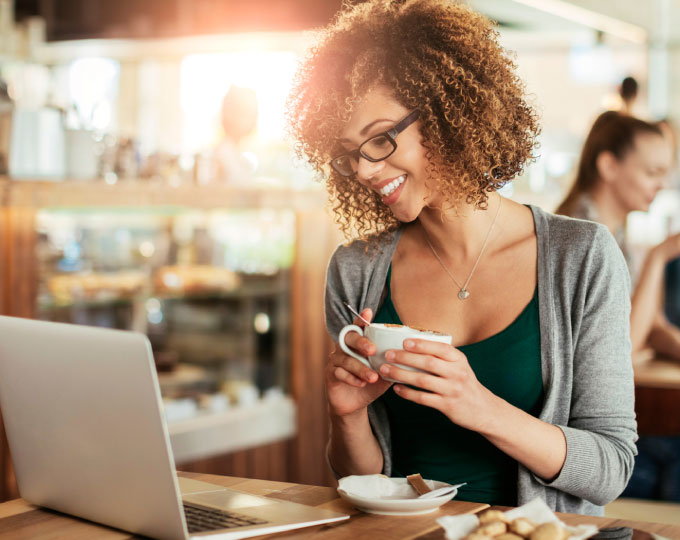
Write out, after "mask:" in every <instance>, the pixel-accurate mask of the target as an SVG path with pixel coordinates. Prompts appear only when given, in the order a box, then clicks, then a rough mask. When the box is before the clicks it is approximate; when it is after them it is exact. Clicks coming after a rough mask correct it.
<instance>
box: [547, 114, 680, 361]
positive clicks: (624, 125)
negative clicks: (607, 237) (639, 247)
mask: <svg viewBox="0 0 680 540" xmlns="http://www.w3.org/2000/svg"><path fill="white" fill-rule="evenodd" d="M672 163H673V157H672V151H671V147H670V145H669V144H668V140H667V139H666V138H665V137H664V134H663V131H662V130H661V128H660V127H659V126H658V125H655V124H651V123H648V122H645V121H644V120H640V119H638V118H634V117H632V116H627V115H624V114H621V113H619V112H616V111H608V112H605V113H603V114H601V115H600V116H599V117H598V118H597V120H596V121H595V123H594V124H593V126H592V128H591V130H590V133H589V134H588V137H587V138H586V142H585V144H584V146H583V150H582V152H581V158H580V161H579V165H578V171H577V176H576V180H575V182H574V184H573V186H572V188H571V190H570V191H569V193H568V195H567V197H566V198H565V200H564V201H563V202H562V203H561V204H560V205H559V207H558V208H557V210H556V213H558V214H564V215H567V216H571V217H576V218H581V219H587V220H590V221H597V222H599V223H602V224H604V225H606V226H607V228H608V229H609V230H610V231H611V233H612V234H613V235H614V238H615V239H616V241H617V243H618V244H619V247H620V248H621V250H622V251H623V254H624V257H625V258H626V262H627V263H628V268H629V271H630V273H631V279H632V281H633V284H634V287H633V298H632V309H631V343H632V346H633V352H637V351H641V350H643V349H645V348H649V347H651V348H652V349H654V351H656V352H657V353H658V354H659V355H662V356H664V357H668V358H672V359H674V360H677V361H680V329H679V328H678V327H676V326H675V325H672V324H671V323H670V322H669V321H668V320H667V319H666V317H665V316H664V314H663V309H662V307H663V306H662V298H663V294H662V292H663V283H664V270H665V268H666V265H667V264H668V262H669V261H671V260H673V259H675V258H677V257H679V256H680V234H674V235H671V236H669V237H668V238H667V239H666V240H664V241H663V242H662V243H660V244H658V245H656V246H654V247H653V248H651V249H650V250H649V252H648V253H647V256H646V258H645V260H644V263H643V264H642V268H641V270H640V272H639V274H638V275H634V265H633V260H632V257H631V253H630V249H629V246H628V245H627V243H626V218H627V217H628V214H629V213H630V212H633V211H641V212H646V211H648V210H649V206H650V205H651V204H652V201H653V200H654V198H655V197H656V194H657V193H658V192H659V190H661V189H662V188H663V187H664V185H665V182H666V181H667V178H668V174H669V172H670V170H671V167H672Z"/></svg>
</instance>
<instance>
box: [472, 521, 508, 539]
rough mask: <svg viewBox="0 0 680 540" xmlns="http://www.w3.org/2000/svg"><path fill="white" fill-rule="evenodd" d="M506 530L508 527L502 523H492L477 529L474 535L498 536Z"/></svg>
mask: <svg viewBox="0 0 680 540" xmlns="http://www.w3.org/2000/svg"><path fill="white" fill-rule="evenodd" d="M507 530H508V525H507V524H506V523H503V522H502V521H492V522H491V523H485V524H484V525H480V526H479V527H477V530H476V531H475V532H476V533H479V534H486V535H487V536H498V535H499V534H503V533H504V532H505V531H507Z"/></svg>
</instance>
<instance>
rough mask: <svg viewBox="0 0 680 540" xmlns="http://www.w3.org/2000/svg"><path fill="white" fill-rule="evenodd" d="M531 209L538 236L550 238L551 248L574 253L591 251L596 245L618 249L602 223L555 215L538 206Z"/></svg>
mask: <svg viewBox="0 0 680 540" xmlns="http://www.w3.org/2000/svg"><path fill="white" fill-rule="evenodd" d="M531 209H532V211H533V212H534V219H535V223H536V234H537V235H538V236H539V237H546V238H548V239H549V241H550V245H551V247H557V248H568V249H570V250H572V251H573V250H575V249H579V248H583V249H590V248H592V247H593V244H594V243H595V244H598V245H600V244H605V245H606V244H610V245H613V246H614V247H617V248H618V246H617V244H616V242H615V241H614V237H613V236H612V234H611V233H610V232H609V230H608V229H607V227H605V226H604V225H602V224H600V223H596V222H594V221H590V220H586V219H580V218H574V217H569V216H563V215H558V214H553V213H551V212H548V211H547V210H543V209H542V208H539V207H537V206H532V207H531ZM612 242H613V244H612Z"/></svg>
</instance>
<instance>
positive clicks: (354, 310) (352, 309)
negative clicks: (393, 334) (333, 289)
mask: <svg viewBox="0 0 680 540" xmlns="http://www.w3.org/2000/svg"><path fill="white" fill-rule="evenodd" d="M343 304H345V306H347V308H348V309H349V310H350V311H351V312H352V313H354V314H355V315H356V316H357V317H359V318H360V319H361V320H362V321H364V322H365V323H366V324H367V325H369V326H371V323H370V322H368V321H367V320H366V319H364V318H363V317H362V316H361V315H359V313H357V310H356V309H354V308H353V307H352V306H350V305H349V304H348V303H347V302H343Z"/></svg>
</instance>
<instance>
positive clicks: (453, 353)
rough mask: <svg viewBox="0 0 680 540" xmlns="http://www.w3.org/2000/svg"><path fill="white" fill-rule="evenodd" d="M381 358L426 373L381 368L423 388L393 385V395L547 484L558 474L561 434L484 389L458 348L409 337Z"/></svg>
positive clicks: (563, 447) (561, 458) (562, 446)
mask: <svg viewBox="0 0 680 540" xmlns="http://www.w3.org/2000/svg"><path fill="white" fill-rule="evenodd" d="M386 357H387V358H388V359H390V357H391V360H390V361H391V362H392V361H393V362H396V363H399V364H404V365H408V366H411V367H415V368H418V369H421V370H423V371H425V373H420V372H413V371H407V370H404V369H400V368H398V367H396V366H393V365H387V364H385V365H383V366H382V367H381V372H382V373H383V375H386V376H389V377H393V378H395V379H398V380H401V381H403V382H405V383H406V384H408V385H411V386H414V387H417V388H419V389H423V390H425V391H424V392H423V391H422V390H418V389H416V388H410V387H408V386H405V385H402V384H398V385H395V386H394V391H395V392H396V393H397V394H398V395H400V396H401V397H403V398H406V399H409V400H411V401H413V402H415V403H419V404H421V405H426V406H428V407H432V408H435V409H437V410H439V411H441V412H442V413H444V414H445V415H446V416H447V417H448V418H449V419H450V420H451V421H452V422H454V423H455V424H457V425H459V426H461V427H464V428H466V429H470V430H473V431H476V432H478V433H479V434H480V435H482V436H484V437H486V438H487V439H488V440H489V441H490V442H491V443H492V444H494V445H495V446H497V447H498V448H499V449H500V450H502V451H503V452H505V453H506V454H508V455H509V456H510V457H512V458H514V459H515V460H517V461H519V462H520V463H521V464H522V465H524V466H525V467H526V468H527V469H529V470H531V471H532V472H533V473H534V474H536V475H537V476H539V477H541V478H543V479H545V480H547V481H549V480H552V479H553V478H555V477H556V476H557V475H558V474H559V472H560V470H561V469H562V465H563V464H564V460H565V459H566V455H567V444H566V440H565V437H564V434H563V433H562V430H561V429H560V428H558V427H557V426H553V425H552V424H548V423H546V422H543V421H542V420H539V419H538V418H536V417H534V416H531V415H530V414H527V413H526V412H524V411H522V410H521V409H519V408H517V407H515V406H514V405H511V404H510V403H508V402H507V401H505V400H504V399H501V398H499V397H498V396H496V395H495V394H493V393H492V392H491V391H490V390H488V389H487V388H486V387H484V386H483V385H482V384H481V383H480V382H479V381H478V380H477V378H476V376H475V374H474V372H473V371H472V368H471V367H470V365H469V363H468V361H467V358H466V357H465V355H464V354H463V353H462V352H460V351H459V350H458V349H455V348H454V347H452V346H450V345H447V344H445V343H436V342H433V341H427V340H417V339H414V340H407V341H405V342H404V351H391V352H389V353H388V354H387V356H386ZM537 441H540V444H537Z"/></svg>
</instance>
